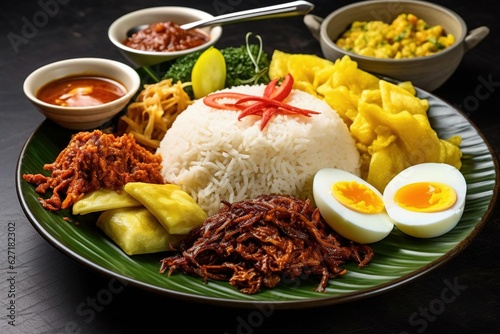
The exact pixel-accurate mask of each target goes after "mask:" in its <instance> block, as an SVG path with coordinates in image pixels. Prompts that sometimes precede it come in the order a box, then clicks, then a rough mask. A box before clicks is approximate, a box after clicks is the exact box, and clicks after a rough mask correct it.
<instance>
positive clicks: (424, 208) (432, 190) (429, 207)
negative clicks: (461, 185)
mask: <svg viewBox="0 0 500 334" xmlns="http://www.w3.org/2000/svg"><path fill="white" fill-rule="evenodd" d="M394 201H395V202H396V203H397V204H398V205H399V206H400V207H402V208H403V209H406V210H410V211H416V212H439V211H443V210H446V209H448V208H450V207H452V206H453V204H455V202H456V201H457V193H456V192H455V190H454V189H453V188H452V187H450V186H448V185H446V184H443V183H439V182H416V183H410V184H407V185H405V186H403V187H401V188H399V190H398V191H397V192H396V194H395V195H394Z"/></svg>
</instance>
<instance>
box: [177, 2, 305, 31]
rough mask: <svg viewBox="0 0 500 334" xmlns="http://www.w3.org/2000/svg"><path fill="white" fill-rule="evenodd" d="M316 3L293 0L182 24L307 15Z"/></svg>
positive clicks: (219, 22)
mask: <svg viewBox="0 0 500 334" xmlns="http://www.w3.org/2000/svg"><path fill="white" fill-rule="evenodd" d="M313 8H314V5H313V4H312V3H310V2H307V1H293V2H288V3H284V4H280V5H274V6H268V7H261V8H256V9H249V10H244V11H240V12H234V13H228V14H224V15H219V16H216V17H213V18H208V19H204V20H199V21H196V22H191V23H186V24H183V25H181V28H182V29H185V30H188V29H193V28H201V27H206V26H208V25H223V24H226V23H235V22H242V21H249V20H252V19H254V20H257V19H267V18H277V17H286V16H296V15H305V14H307V13H309V12H310V11H311V10H313Z"/></svg>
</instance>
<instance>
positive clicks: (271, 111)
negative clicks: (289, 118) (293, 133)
mask: <svg viewBox="0 0 500 334" xmlns="http://www.w3.org/2000/svg"><path fill="white" fill-rule="evenodd" d="M292 87H293V77H292V76H291V75H290V74H287V75H286V76H285V77H284V78H283V81H282V83H281V85H279V86H278V79H274V80H271V81H270V82H269V83H268V84H267V86H266V88H265V89H264V94H263V96H262V97H261V96H253V95H248V94H242V93H235V92H219V93H213V94H210V95H207V96H205V98H204V99H203V102H204V103H205V104H206V105H207V106H209V107H212V108H217V109H228V110H236V111H238V110H239V111H241V113H240V115H239V116H238V120H241V119H242V118H243V117H246V116H248V115H256V116H261V117H262V122H261V125H260V130H261V131H262V130H264V128H265V127H266V125H267V123H268V122H269V121H270V119H271V117H272V116H273V115H275V114H282V115H288V114H297V115H302V116H306V117H311V115H313V114H319V113H318V112H316V111H312V110H307V109H302V108H298V107H294V106H291V105H289V104H286V103H283V102H282V101H283V100H284V99H285V98H286V97H287V96H288V95H290V92H291V91H292ZM221 99H231V100H236V102H231V103H219V100H221Z"/></svg>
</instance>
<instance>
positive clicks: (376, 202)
mask: <svg viewBox="0 0 500 334" xmlns="http://www.w3.org/2000/svg"><path fill="white" fill-rule="evenodd" d="M313 196H314V202H315V203H316V206H317V207H318V209H319V211H320V213H321V215H322V216H323V218H324V219H325V221H326V222H327V223H328V224H329V225H330V226H331V227H332V228H333V229H334V230H335V231H336V232H337V233H339V234H340V235H341V236H343V237H344V238H347V239H349V240H352V241H356V242H358V243H362V244H368V243H373V242H377V241H379V240H382V239H383V238H385V237H386V236H387V235H389V233H391V231H392V229H393V228H394V224H393V223H392V222H391V219H390V218H389V216H388V214H387V212H386V210H385V208H384V203H383V198H382V194H381V193H380V192H379V191H378V190H377V189H376V188H375V187H373V186H372V185H371V184H369V183H368V182H366V181H365V180H363V179H362V178H360V177H358V176H356V175H354V174H351V173H349V172H346V171H343V170H340V169H336V168H324V169H321V170H319V171H318V172H317V173H316V175H315V176H314V180H313Z"/></svg>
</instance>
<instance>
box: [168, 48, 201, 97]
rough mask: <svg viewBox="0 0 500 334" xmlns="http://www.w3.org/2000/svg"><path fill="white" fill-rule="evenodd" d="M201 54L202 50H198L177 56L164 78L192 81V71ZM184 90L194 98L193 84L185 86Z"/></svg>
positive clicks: (175, 80)
mask: <svg viewBox="0 0 500 334" xmlns="http://www.w3.org/2000/svg"><path fill="white" fill-rule="evenodd" d="M201 54H202V51H198V52H193V53H190V54H187V55H185V56H182V57H179V58H177V59H176V60H175V61H174V62H173V63H172V65H171V66H170V67H169V69H168V70H167V72H166V73H165V75H164V76H163V79H172V81H173V82H177V81H181V82H191V71H192V70H193V67H194V64H195V63H196V61H197V60H198V58H199V57H200V55H201ZM184 90H185V91H186V93H188V94H189V96H190V97H191V98H194V94H193V88H192V87H191V86H186V87H184Z"/></svg>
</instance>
